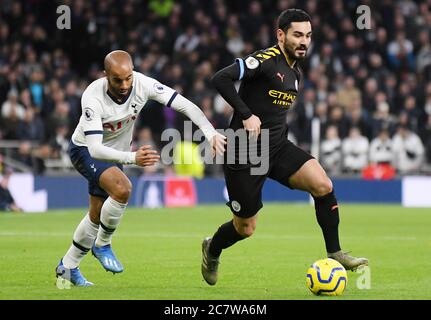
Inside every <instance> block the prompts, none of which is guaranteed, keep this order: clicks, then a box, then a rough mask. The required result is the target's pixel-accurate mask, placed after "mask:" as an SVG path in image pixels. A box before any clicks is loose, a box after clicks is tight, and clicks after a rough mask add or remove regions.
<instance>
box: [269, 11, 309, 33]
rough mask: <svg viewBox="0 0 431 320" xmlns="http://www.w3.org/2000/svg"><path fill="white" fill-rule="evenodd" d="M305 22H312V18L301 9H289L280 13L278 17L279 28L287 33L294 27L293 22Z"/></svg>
mask: <svg viewBox="0 0 431 320" xmlns="http://www.w3.org/2000/svg"><path fill="white" fill-rule="evenodd" d="M303 21H310V22H311V17H310V16H309V15H308V13H307V12H305V11H304V10H301V9H287V10H284V11H283V12H282V13H280V15H279V16H278V19H277V26H278V28H279V29H281V30H283V31H284V32H286V31H287V30H288V29H289V28H290V26H291V25H292V22H303Z"/></svg>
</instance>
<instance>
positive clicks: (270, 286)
mask: <svg viewBox="0 0 431 320" xmlns="http://www.w3.org/2000/svg"><path fill="white" fill-rule="evenodd" d="M84 213H85V209H82V210H63V211H50V212H48V213H38V214H11V213H6V214H0V270H1V272H0V283H1V285H0V299H145V300H152V299H160V300H177V299H179V300H181V299H203V300H214V299H217V300H218V299H223V300H224V299H259V300H260V299H262V300H270V299H281V300H290V299H431V276H430V270H431V233H430V230H431V229H430V226H431V212H430V210H429V209H411V208H402V207H400V206H387V205H343V206H342V207H341V210H340V213H341V214H340V217H341V224H340V237H341V244H342V247H343V249H344V250H352V255H356V256H365V257H367V258H369V260H370V271H371V278H370V279H371V282H370V284H371V288H370V289H359V288H358V287H357V282H358V280H360V279H358V278H359V277H361V276H363V275H361V274H358V273H352V272H348V277H349V279H348V284H347V288H346V291H345V292H344V295H343V296H341V297H331V298H328V297H326V298H325V297H316V296H313V295H312V294H311V293H310V292H309V291H308V289H307V288H306V286H305V275H306V270H307V268H308V267H309V265H310V264H312V263H313V262H314V261H315V260H318V259H320V258H323V257H325V247H324V242H323V237H322V234H321V231H320V228H319V226H318V224H317V222H316V219H315V215H314V209H313V207H311V206H309V205H295V204H266V205H265V207H264V208H263V210H262V211H261V214H260V217H259V219H258V226H257V230H256V233H255V235H254V236H253V237H251V238H250V239H246V240H244V241H241V242H239V243H237V244H236V245H235V246H233V247H231V248H229V249H228V250H226V251H224V253H223V255H222V260H221V262H222V263H221V265H220V269H219V270H220V274H219V282H218V283H217V285H216V286H214V287H210V286H208V285H207V284H206V283H205V282H204V281H203V280H202V278H201V274H200V263H201V241H202V239H203V237H205V236H207V235H212V234H213V233H214V232H215V231H216V230H217V228H218V226H219V225H220V224H222V223H224V222H225V221H227V220H228V219H230V213H229V212H228V208H227V207H226V206H199V207H196V208H188V209H156V210H148V209H134V208H129V209H127V211H126V214H125V216H124V218H123V221H122V223H121V225H120V227H119V228H118V230H117V232H116V234H115V235H114V239H113V247H114V250H115V252H116V254H117V256H118V258H119V259H120V261H121V262H122V263H123V265H124V267H125V271H124V272H123V273H122V274H117V275H115V276H114V275H112V274H111V273H107V272H105V271H104V270H103V269H102V266H101V265H100V264H99V262H98V261H97V260H96V259H95V258H94V257H93V256H91V254H89V255H88V256H87V257H86V258H85V259H84V260H83V262H82V264H81V271H82V272H83V274H84V275H85V276H86V278H87V279H88V280H90V281H92V282H94V283H95V284H96V285H95V286H94V287H91V288H73V287H72V288H71V289H70V290H67V289H63V290H60V289H58V288H57V286H56V285H55V282H56V281H55V280H56V278H55V274H54V269H55V266H56V265H57V263H58V261H59V259H60V258H61V257H62V255H63V254H64V253H65V252H66V250H67V249H68V247H69V245H70V243H71V238H72V234H73V232H74V229H75V227H76V226H77V224H78V223H79V221H80V220H81V218H82V216H83V214H84ZM361 279H362V278H361Z"/></svg>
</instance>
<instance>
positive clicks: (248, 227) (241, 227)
mask: <svg viewBox="0 0 431 320" xmlns="http://www.w3.org/2000/svg"><path fill="white" fill-rule="evenodd" d="M234 226H235V229H236V231H237V232H238V234H239V235H240V236H242V237H243V238H248V237H251V236H252V235H253V233H254V231H255V230H256V221H255V220H251V221H244V222H237V223H235V221H234Z"/></svg>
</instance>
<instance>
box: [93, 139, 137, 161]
mask: <svg viewBox="0 0 431 320" xmlns="http://www.w3.org/2000/svg"><path fill="white" fill-rule="evenodd" d="M85 139H86V142H87V148H88V152H89V153H90V155H91V157H92V158H94V159H98V160H103V161H111V162H118V163H122V164H135V163H136V152H127V151H119V150H116V149H113V148H110V147H107V146H104V145H103V144H102V140H103V135H102V134H90V135H86V137H85Z"/></svg>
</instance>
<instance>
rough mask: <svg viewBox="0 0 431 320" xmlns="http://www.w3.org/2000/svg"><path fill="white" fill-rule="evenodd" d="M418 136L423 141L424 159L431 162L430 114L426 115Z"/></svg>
mask: <svg viewBox="0 0 431 320" xmlns="http://www.w3.org/2000/svg"><path fill="white" fill-rule="evenodd" d="M420 137H421V139H422V141H423V143H424V147H425V155H426V160H427V162H428V163H431V114H429V115H428V116H427V120H426V123H425V125H424V127H423V129H422V130H421V132H420Z"/></svg>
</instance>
